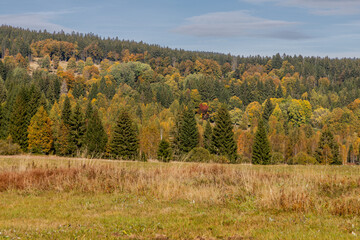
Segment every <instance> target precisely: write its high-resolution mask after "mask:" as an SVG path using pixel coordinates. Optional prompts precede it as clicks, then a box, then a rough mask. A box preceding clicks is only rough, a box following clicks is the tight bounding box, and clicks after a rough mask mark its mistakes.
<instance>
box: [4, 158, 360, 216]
mask: <svg viewBox="0 0 360 240" xmlns="http://www.w3.org/2000/svg"><path fill="white" fill-rule="evenodd" d="M20 159H21V158H19V161H20ZM39 159H40V161H23V160H21V161H23V162H16V161H15V163H14V164H11V163H9V162H8V163H6V164H2V166H3V168H2V170H1V172H0V191H1V192H5V191H17V192H19V193H29V194H31V193H38V192H46V191H55V192H60V193H61V192H80V193H91V194H96V193H124V194H132V195H136V196H146V197H150V198H154V199H156V200H158V201H188V202H191V203H202V204H209V205H219V204H220V205H221V204H227V203H229V202H235V203H236V204H238V205H241V204H243V203H249V202H251V204H253V205H254V206H255V207H256V208H258V209H260V210H275V211H293V212H302V213H306V212H312V213H329V214H333V215H338V216H343V215H344V216H348V215H355V216H358V215H359V214H360V174H359V173H360V171H359V168H358V167H356V166H340V167H332V166H250V165H220V164H196V163H170V164H162V163H129V162H113V161H101V160H100V161H99V162H97V161H94V160H93V161H86V160H80V161H75V160H71V161H70V160H67V161H66V160H65V161H64V159H62V160H61V159H60V160H59V159H53V160H54V161H52V162H51V161H49V162H46V160H44V159H42V158H39ZM56 161H58V162H56Z"/></svg>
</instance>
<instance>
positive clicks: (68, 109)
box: [61, 96, 72, 126]
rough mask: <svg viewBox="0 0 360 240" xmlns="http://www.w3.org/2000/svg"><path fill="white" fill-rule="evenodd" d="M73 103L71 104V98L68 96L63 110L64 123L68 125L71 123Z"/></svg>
mask: <svg viewBox="0 0 360 240" xmlns="http://www.w3.org/2000/svg"><path fill="white" fill-rule="evenodd" d="M71 114H72V113H71V104H70V99H69V97H68V96H66V98H65V101H64V106H63V109H62V111H61V120H62V121H63V123H64V124H65V125H66V126H69V125H70V118H71Z"/></svg>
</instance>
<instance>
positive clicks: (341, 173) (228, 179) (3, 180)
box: [0, 155, 360, 240]
mask: <svg viewBox="0 0 360 240" xmlns="http://www.w3.org/2000/svg"><path fill="white" fill-rule="evenodd" d="M359 236H360V168H359V167H358V166H319V165H318V166H288V165H278V166H252V165H231V164H212V163H208V164H206V163H182V162H170V163H160V162H131V161H109V160H95V159H93V160H89V159H75V158H73V159H71V158H61V157H54V156H31V155H19V156H11V157H9V156H0V239H199V240H200V239H229V240H230V239H231V240H235V239H357V238H359Z"/></svg>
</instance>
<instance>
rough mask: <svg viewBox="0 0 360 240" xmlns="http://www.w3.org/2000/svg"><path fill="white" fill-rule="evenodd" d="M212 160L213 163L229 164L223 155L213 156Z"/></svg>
mask: <svg viewBox="0 0 360 240" xmlns="http://www.w3.org/2000/svg"><path fill="white" fill-rule="evenodd" d="M212 159H213V162H215V163H230V160H229V159H228V158H227V157H225V156H223V155H213V157H212Z"/></svg>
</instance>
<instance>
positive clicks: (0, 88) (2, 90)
mask: <svg viewBox="0 0 360 240" xmlns="http://www.w3.org/2000/svg"><path fill="white" fill-rule="evenodd" d="M6 97H7V89H6V87H5V83H4V81H3V79H2V78H1V77H0V103H2V102H5V101H6Z"/></svg>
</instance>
